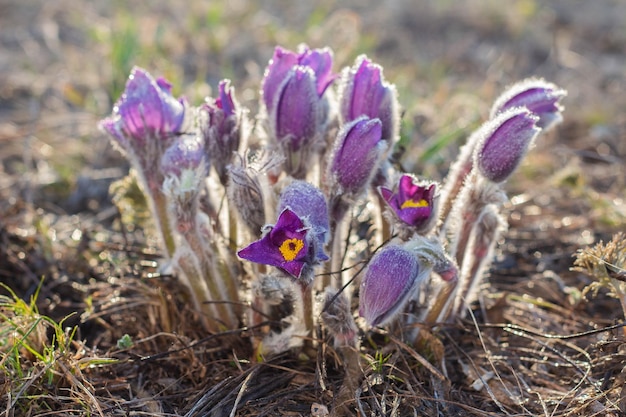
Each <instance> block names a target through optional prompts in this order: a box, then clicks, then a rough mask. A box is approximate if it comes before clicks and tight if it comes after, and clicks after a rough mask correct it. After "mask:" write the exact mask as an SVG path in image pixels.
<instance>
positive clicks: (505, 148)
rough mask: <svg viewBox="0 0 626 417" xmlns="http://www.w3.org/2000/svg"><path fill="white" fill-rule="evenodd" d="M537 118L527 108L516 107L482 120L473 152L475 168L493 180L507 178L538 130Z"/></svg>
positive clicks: (500, 180) (524, 153) (498, 180)
mask: <svg viewBox="0 0 626 417" xmlns="http://www.w3.org/2000/svg"><path fill="white" fill-rule="evenodd" d="M537 120H538V117H537V116H535V115H534V114H533V113H531V112H530V111H528V110H527V109H525V108H520V107H516V108H512V109H510V110H507V111H505V112H503V113H499V114H498V115H497V116H496V117H495V118H493V119H491V120H489V121H488V122H487V123H485V125H484V126H483V127H482V128H481V130H482V135H483V136H482V139H481V140H480V141H479V142H478V144H477V146H476V150H475V154H474V164H475V166H477V167H478V170H479V172H480V173H481V174H482V175H483V176H484V177H485V178H487V179H488V180H490V181H492V182H495V183H499V182H503V181H505V180H506V179H507V178H509V176H511V174H512V173H513V171H515V169H516V168H517V166H518V165H519V163H520V161H521V160H522V158H523V157H524V156H525V155H526V151H527V150H528V148H529V147H530V145H531V144H532V142H533V140H534V139H535V138H536V137H537V135H538V134H539V132H540V131H541V129H540V128H538V127H537V125H536V123H537Z"/></svg>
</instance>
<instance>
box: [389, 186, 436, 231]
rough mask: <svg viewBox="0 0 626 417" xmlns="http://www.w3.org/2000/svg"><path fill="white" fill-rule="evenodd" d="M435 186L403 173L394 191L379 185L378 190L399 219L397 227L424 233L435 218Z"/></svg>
mask: <svg viewBox="0 0 626 417" xmlns="http://www.w3.org/2000/svg"><path fill="white" fill-rule="evenodd" d="M436 188H437V187H436V184H435V183H433V182H424V183H420V182H418V181H417V179H416V178H415V177H413V176H412V175H408V174H404V175H402V177H400V181H399V183H398V190H397V191H396V192H393V191H392V190H390V189H388V188H385V187H379V188H378V191H379V192H380V195H381V196H382V197H383V199H384V200H385V201H386V202H387V205H388V206H389V208H390V209H391V212H392V213H393V215H394V217H395V218H397V219H399V220H400V221H401V223H402V224H401V225H400V226H399V229H402V228H403V227H405V228H406V227H407V226H408V227H409V228H410V229H412V231H413V232H416V233H426V232H428V231H429V230H430V229H431V227H432V226H433V225H434V223H435V221H436V220H437V209H436V203H437V201H438V199H439V195H438V194H437V193H436Z"/></svg>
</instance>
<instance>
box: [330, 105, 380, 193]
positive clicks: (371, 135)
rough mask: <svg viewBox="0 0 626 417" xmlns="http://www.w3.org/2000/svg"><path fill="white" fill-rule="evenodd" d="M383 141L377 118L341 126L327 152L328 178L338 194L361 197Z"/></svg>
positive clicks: (376, 165) (359, 120) (373, 171)
mask: <svg viewBox="0 0 626 417" xmlns="http://www.w3.org/2000/svg"><path fill="white" fill-rule="evenodd" d="M385 146H386V142H385V141H384V140H382V123H381V122H380V120H379V119H370V118H369V117H367V116H361V117H359V118H358V119H356V120H354V121H352V122H350V123H348V124H347V125H345V126H344V127H343V128H342V130H341V131H340V132H339V134H338V135H337V140H336V141H335V146H334V148H333V150H332V152H331V159H330V163H329V171H330V172H329V177H330V184H331V187H332V188H335V189H336V190H337V191H338V193H339V194H353V195H358V194H361V193H362V192H363V191H365V189H366V188H367V186H368V185H369V182H370V180H371V179H372V176H373V175H374V174H375V172H376V168H377V167H378V164H379V162H380V158H381V155H382V154H383V151H384V149H385Z"/></svg>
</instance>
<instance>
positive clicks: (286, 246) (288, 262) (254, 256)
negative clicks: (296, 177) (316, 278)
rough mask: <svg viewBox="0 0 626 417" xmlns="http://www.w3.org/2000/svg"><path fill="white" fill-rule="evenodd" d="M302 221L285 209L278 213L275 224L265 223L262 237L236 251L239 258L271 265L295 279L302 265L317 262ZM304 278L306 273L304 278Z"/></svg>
mask: <svg viewBox="0 0 626 417" xmlns="http://www.w3.org/2000/svg"><path fill="white" fill-rule="evenodd" d="M309 231H310V228H308V227H307V226H306V225H305V223H304V221H303V220H302V219H301V218H300V217H299V216H298V215H297V214H296V213H295V212H293V211H292V210H290V209H288V208H286V209H284V210H283V211H282V212H281V213H280V215H279V216H278V221H277V222H276V224H275V225H273V226H272V225H267V226H265V230H264V233H263V237H262V238H261V239H260V240H257V241H256V242H253V243H251V244H250V245H248V246H246V247H245V248H243V249H241V250H240V251H239V252H238V255H239V257H240V258H242V259H246V260H248V261H252V262H256V263H260V264H266V265H272V266H275V267H277V268H279V269H281V270H282V271H284V272H286V273H287V274H289V275H291V276H292V277H294V278H296V279H298V278H301V276H302V275H303V270H304V269H305V268H308V269H310V268H311V267H312V266H313V265H315V264H316V263H317V260H318V259H317V256H316V254H315V252H314V251H312V250H311V238H310V235H309ZM305 278H307V280H308V278H309V277H308V274H307V276H306V277H305Z"/></svg>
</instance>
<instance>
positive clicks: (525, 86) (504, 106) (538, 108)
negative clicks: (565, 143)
mask: <svg viewBox="0 0 626 417" xmlns="http://www.w3.org/2000/svg"><path fill="white" fill-rule="evenodd" d="M566 95H567V92H566V91H565V90H563V89H561V88H559V87H557V86H556V85H554V84H552V83H549V82H547V81H544V80H542V79H537V78H528V79H526V80H523V81H520V82H518V83H515V84H513V85H512V86H511V87H509V88H507V89H506V91H505V92H504V93H502V95H501V96H500V97H498V99H497V100H496V101H495V103H494V105H493V107H492V108H491V118H492V119H493V118H495V117H496V115H497V114H498V113H502V112H504V111H506V110H509V109H512V108H515V107H526V108H527V109H528V110H530V111H531V112H532V113H533V114H535V115H537V116H539V121H538V122H537V126H539V127H540V128H542V129H544V130H547V129H549V128H550V127H552V126H554V125H556V124H557V123H559V122H560V121H561V120H562V116H561V112H562V111H563V106H561V103H560V100H561V99H562V98H563V97H565V96H566Z"/></svg>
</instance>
